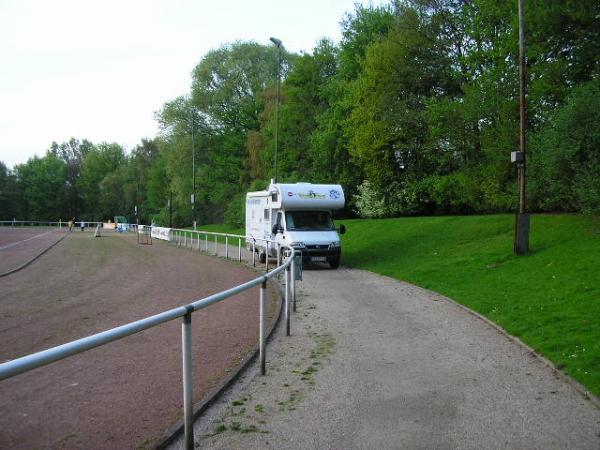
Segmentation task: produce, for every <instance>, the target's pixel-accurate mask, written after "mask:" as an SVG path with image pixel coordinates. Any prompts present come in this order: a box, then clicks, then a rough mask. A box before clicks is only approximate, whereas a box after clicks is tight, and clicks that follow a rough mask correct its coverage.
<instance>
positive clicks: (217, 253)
mask: <svg viewBox="0 0 600 450" xmlns="http://www.w3.org/2000/svg"><path fill="white" fill-rule="evenodd" d="M215 256H219V249H217V235H216V234H215Z"/></svg>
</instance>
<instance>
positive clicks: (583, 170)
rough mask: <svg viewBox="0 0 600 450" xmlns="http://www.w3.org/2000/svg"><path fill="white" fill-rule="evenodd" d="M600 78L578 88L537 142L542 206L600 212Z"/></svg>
mask: <svg viewBox="0 0 600 450" xmlns="http://www.w3.org/2000/svg"><path fill="white" fill-rule="evenodd" d="M599 123H600V79H596V80H593V81H591V82H589V83H585V84H582V85H580V86H579V87H577V88H576V89H574V90H573V93H572V94H571V95H570V96H569V97H568V99H567V101H566V103H565V105H564V106H563V107H561V108H559V109H558V110H557V111H556V113H555V114H554V115H553V117H552V120H551V121H549V122H548V124H547V125H546V126H544V127H543V128H542V130H541V131H540V133H539V134H538V135H537V136H536V138H535V140H533V142H532V145H531V153H532V158H531V165H530V169H529V173H530V178H531V180H532V181H531V185H532V187H531V191H532V192H533V194H534V200H535V201H536V202H537V203H538V204H539V205H540V208H542V209H543V210H546V211H553V210H557V209H563V210H571V211H585V212H595V213H599V212H600V177H599V176H598V174H600V127H599V126H598V124H599Z"/></svg>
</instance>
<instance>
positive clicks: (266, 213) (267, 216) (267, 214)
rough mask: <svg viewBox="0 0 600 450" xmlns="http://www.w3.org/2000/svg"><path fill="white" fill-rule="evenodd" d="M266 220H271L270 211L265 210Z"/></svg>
mask: <svg viewBox="0 0 600 450" xmlns="http://www.w3.org/2000/svg"><path fill="white" fill-rule="evenodd" d="M264 217H265V220H269V210H268V209H265V216H264Z"/></svg>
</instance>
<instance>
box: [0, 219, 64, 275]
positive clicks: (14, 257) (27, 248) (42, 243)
mask: <svg viewBox="0 0 600 450" xmlns="http://www.w3.org/2000/svg"><path fill="white" fill-rule="evenodd" d="M66 230H67V228H66V227H64V228H62V229H58V228H50V227H0V274H3V273H6V272H9V271H11V270H14V269H16V268H18V267H20V266H21V265H23V264H25V263H26V262H28V261H29V260H31V259H32V258H34V257H35V256H37V255H38V254H39V253H41V252H42V251H44V250H45V249H46V248H48V247H49V246H50V245H52V244H54V243H56V242H57V241H58V240H59V239H61V238H62V237H63V236H64V235H65V233H66Z"/></svg>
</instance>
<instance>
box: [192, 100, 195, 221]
mask: <svg viewBox="0 0 600 450" xmlns="http://www.w3.org/2000/svg"><path fill="white" fill-rule="evenodd" d="M195 116H196V110H195V109H194V107H192V199H191V200H192V221H193V223H192V224H193V226H194V230H195V229H196V145H195V142H194V119H195Z"/></svg>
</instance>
